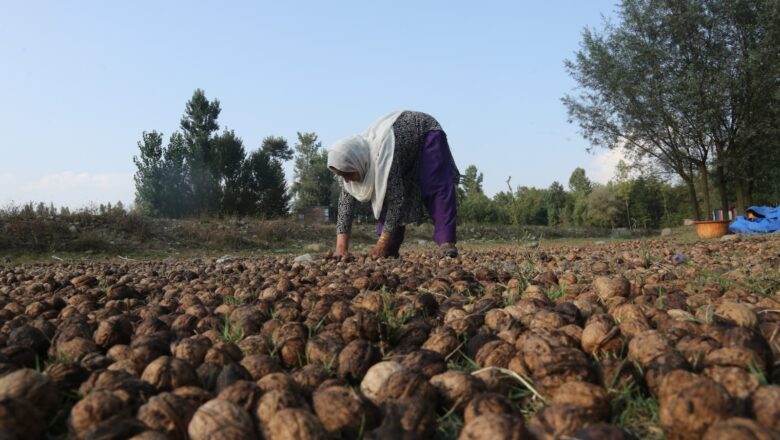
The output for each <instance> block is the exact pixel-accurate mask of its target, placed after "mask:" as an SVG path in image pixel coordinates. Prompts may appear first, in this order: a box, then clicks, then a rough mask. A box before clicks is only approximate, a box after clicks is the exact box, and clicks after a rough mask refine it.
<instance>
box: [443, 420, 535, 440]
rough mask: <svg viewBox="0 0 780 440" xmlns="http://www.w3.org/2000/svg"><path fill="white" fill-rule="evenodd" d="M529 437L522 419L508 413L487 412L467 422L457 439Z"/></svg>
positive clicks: (506, 439) (477, 439) (508, 439)
mask: <svg viewBox="0 0 780 440" xmlns="http://www.w3.org/2000/svg"><path fill="white" fill-rule="evenodd" d="M527 438H529V436H528V434H526V432H525V429H524V427H523V419H521V418H519V417H515V416H514V415H510V414H496V413H487V414H482V415H480V416H477V417H475V418H474V419H472V420H471V421H469V422H467V423H466V425H465V426H464V427H463V431H461V433H460V435H459V436H458V439H459V440H482V439H484V440H492V439H501V440H522V439H527Z"/></svg>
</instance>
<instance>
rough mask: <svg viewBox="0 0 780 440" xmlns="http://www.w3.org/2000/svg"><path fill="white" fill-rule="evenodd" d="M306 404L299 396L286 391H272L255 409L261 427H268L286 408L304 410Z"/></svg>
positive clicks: (262, 398) (266, 394)
mask: <svg viewBox="0 0 780 440" xmlns="http://www.w3.org/2000/svg"><path fill="white" fill-rule="evenodd" d="M303 407H306V402H305V401H304V400H303V397H301V396H300V395H299V394H297V393H294V392H292V391H290V390H286V389H278V390H271V391H268V392H266V393H265V394H263V395H262V397H260V400H259V401H258V403H257V408H256V409H255V417H256V418H257V420H259V421H260V424H259V426H263V427H267V426H268V424H269V423H270V422H271V419H273V418H274V416H275V415H276V413H278V412H279V411H281V410H283V409H285V408H303Z"/></svg>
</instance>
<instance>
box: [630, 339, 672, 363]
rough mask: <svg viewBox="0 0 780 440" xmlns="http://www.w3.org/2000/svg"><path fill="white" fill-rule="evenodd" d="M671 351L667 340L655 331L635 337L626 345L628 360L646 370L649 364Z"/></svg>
mask: <svg viewBox="0 0 780 440" xmlns="http://www.w3.org/2000/svg"><path fill="white" fill-rule="evenodd" d="M670 350H673V348H672V346H671V344H670V343H669V340H668V339H667V338H666V337H664V336H663V335H661V333H659V332H658V331H657V330H649V331H646V332H644V333H640V334H638V335H636V336H635V337H634V338H633V339H631V342H629V343H628V358H629V359H630V360H632V361H634V362H637V363H638V364H639V365H640V366H641V367H642V368H647V366H648V365H650V362H651V361H652V360H653V359H655V358H657V357H658V356H661V355H663V354H666V353H668V352H669V351H670Z"/></svg>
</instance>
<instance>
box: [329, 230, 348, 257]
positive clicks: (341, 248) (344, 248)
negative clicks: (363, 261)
mask: <svg viewBox="0 0 780 440" xmlns="http://www.w3.org/2000/svg"><path fill="white" fill-rule="evenodd" d="M348 255H349V234H338V235H336V252H334V253H333V256H334V257H346V256H348Z"/></svg>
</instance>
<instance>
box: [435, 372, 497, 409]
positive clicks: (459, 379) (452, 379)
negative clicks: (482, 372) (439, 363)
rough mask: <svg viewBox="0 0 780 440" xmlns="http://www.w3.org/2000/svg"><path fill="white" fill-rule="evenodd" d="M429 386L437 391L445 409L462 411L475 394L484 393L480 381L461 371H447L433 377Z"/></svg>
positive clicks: (483, 386) (482, 384)
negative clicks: (452, 408)
mask: <svg viewBox="0 0 780 440" xmlns="http://www.w3.org/2000/svg"><path fill="white" fill-rule="evenodd" d="M430 382H431V385H433V386H434V387H436V388H437V389H438V390H439V394H440V395H441V397H442V399H443V401H444V405H445V406H446V407H447V408H451V407H453V406H455V407H456V408H458V409H462V408H463V407H465V406H466V404H467V403H468V402H469V401H470V400H471V399H473V398H474V396H476V395H477V394H479V393H481V392H483V391H485V384H484V383H482V381H481V380H479V379H477V378H475V377H474V376H472V375H470V374H468V373H466V372H463V371H447V372H445V373H442V374H437V375H436V376H433V377H432V378H431V380H430Z"/></svg>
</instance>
